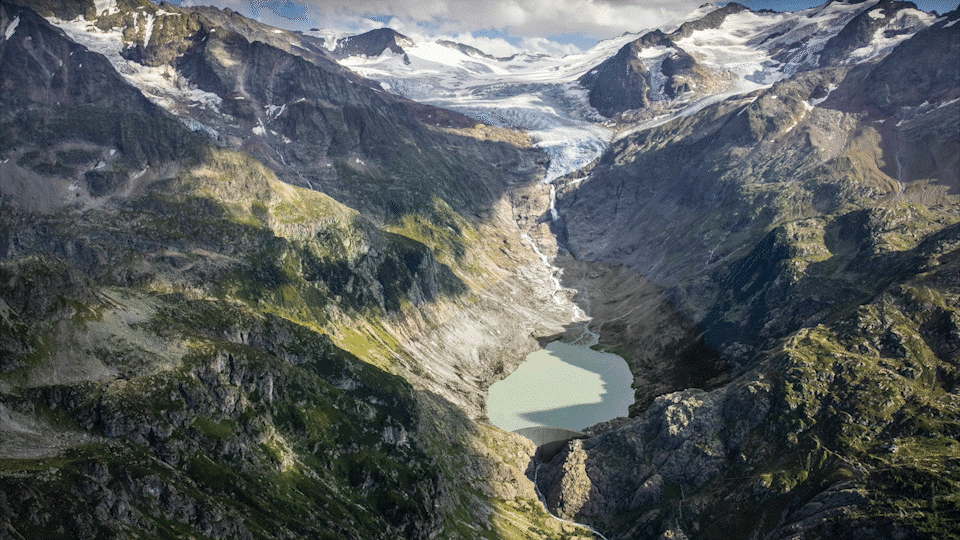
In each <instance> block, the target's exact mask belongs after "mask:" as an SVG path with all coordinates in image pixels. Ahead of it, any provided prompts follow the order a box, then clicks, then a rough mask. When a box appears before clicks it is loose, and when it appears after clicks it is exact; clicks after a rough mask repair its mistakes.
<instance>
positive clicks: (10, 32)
mask: <svg viewBox="0 0 960 540" xmlns="http://www.w3.org/2000/svg"><path fill="white" fill-rule="evenodd" d="M18 26H20V16H19V15H17V16H16V17H14V18H13V20H12V21H10V24H8V25H7V31H6V32H4V33H3V37H4V39H10V38H11V37H12V36H13V33H14V32H16V31H17V27H18Z"/></svg>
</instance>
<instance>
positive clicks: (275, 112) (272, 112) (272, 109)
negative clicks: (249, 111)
mask: <svg viewBox="0 0 960 540" xmlns="http://www.w3.org/2000/svg"><path fill="white" fill-rule="evenodd" d="M264 110H265V111H266V112H267V116H269V117H270V120H276V119H277V118H279V117H280V115H281V114H283V111H285V110H287V104H286V103H284V104H283V105H280V106H277V105H267V106H265V107H264Z"/></svg>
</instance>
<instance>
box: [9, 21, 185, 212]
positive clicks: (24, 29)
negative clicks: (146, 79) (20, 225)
mask: <svg viewBox="0 0 960 540" xmlns="http://www.w3.org/2000/svg"><path fill="white" fill-rule="evenodd" d="M14 21H16V26H13V22H14ZM0 26H2V27H3V28H12V31H9V37H7V34H6V33H5V34H3V35H0V38H2V39H0V108H2V110H3V111H4V115H3V118H2V119H0V134H2V135H0V147H2V148H4V153H5V155H4V158H5V159H6V158H9V159H11V160H12V161H14V162H15V163H16V167H13V168H8V169H7V171H6V174H7V175H8V176H7V177H6V178H5V180H8V181H11V182H12V184H11V183H10V182H8V183H7V185H5V186H4V187H5V188H8V187H10V186H11V185H14V186H17V187H15V188H13V189H12V191H11V192H9V193H7V194H9V195H12V196H13V199H14V202H15V203H16V204H22V205H23V206H24V207H25V208H29V209H34V210H40V211H46V210H51V209H53V208H56V207H58V206H60V205H63V204H64V200H65V199H64V198H62V197H60V196H59V195H58V194H57V192H56V189H55V185H56V182H48V181H46V180H38V179H41V178H42V179H50V178H55V179H58V180H57V181H62V180H66V181H70V182H73V184H74V186H76V187H75V190H74V191H75V193H71V194H70V196H71V197H73V196H77V197H80V196H81V193H80V192H81V190H82V191H83V193H84V194H86V195H89V196H90V197H101V196H104V195H109V194H111V193H113V192H114V190H115V189H116V188H118V187H119V186H121V185H123V184H124V183H126V182H127V181H128V179H129V178H131V177H132V176H133V175H135V174H137V173H138V171H139V172H140V174H143V171H144V170H145V168H147V167H152V168H161V167H163V166H164V165H165V164H167V163H169V162H171V161H174V160H180V159H186V158H188V157H189V156H190V155H192V152H194V151H195V149H196V148H197V146H198V143H199V141H198V140H197V137H195V136H194V135H192V134H191V133H190V132H188V131H186V130H185V129H184V128H183V126H182V125H181V124H180V123H179V122H177V121H176V120H175V119H174V118H173V117H172V116H171V115H169V114H167V113H166V112H165V111H163V110H162V109H161V108H160V107H158V106H157V105H155V104H154V103H152V102H151V101H150V100H148V99H147V98H146V97H144V95H143V94H142V93H141V92H140V91H139V90H137V89H136V88H134V87H132V86H131V85H130V84H128V83H127V81H126V80H124V78H123V77H121V76H120V75H119V74H118V73H117V72H116V70H115V69H114V68H113V66H112V65H111V64H110V62H109V61H108V60H107V59H106V58H105V57H104V56H103V55H101V54H99V53H94V52H91V51H89V50H88V49H87V48H86V47H84V46H82V45H79V44H77V43H75V42H73V41H71V40H70V39H69V38H68V37H67V36H66V35H65V34H64V32H63V31H61V30H60V29H58V28H55V27H53V26H52V25H51V24H50V23H49V22H47V20H46V19H44V18H43V17H41V16H39V15H38V14H37V13H36V12H34V11H32V10H31V9H29V8H24V7H20V6H13V5H10V4H6V3H3V2H0ZM8 150H9V153H8V152H7V151H8ZM11 179H12V180H11Z"/></svg>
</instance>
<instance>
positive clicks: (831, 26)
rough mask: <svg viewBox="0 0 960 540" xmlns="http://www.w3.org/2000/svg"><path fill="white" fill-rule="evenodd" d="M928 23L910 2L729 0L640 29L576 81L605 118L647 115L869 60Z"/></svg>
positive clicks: (645, 117) (652, 116) (653, 116)
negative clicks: (798, 6)
mask: <svg viewBox="0 0 960 540" xmlns="http://www.w3.org/2000/svg"><path fill="white" fill-rule="evenodd" d="M931 22H932V16H931V15H930V14H927V13H924V12H922V11H919V10H918V9H917V7H916V5H914V4H913V3H911V2H894V1H891V0H884V1H883V2H875V1H874V2H827V3H826V4H824V5H822V6H819V7H816V8H811V9H808V10H805V11H801V12H797V13H788V12H785V13H778V12H772V11H768V10H764V11H752V10H749V9H747V8H746V7H744V6H742V5H740V4H737V3H734V2H731V3H729V4H727V5H726V6H724V7H722V8H719V9H715V10H713V11H711V12H710V13H707V14H706V15H704V16H703V17H700V18H697V19H694V20H691V21H687V22H685V23H683V24H682V25H680V27H679V28H677V29H676V30H674V31H673V32H670V33H669V34H667V33H664V32H663V31H661V30H653V31H651V32H648V33H646V34H644V35H643V36H641V37H640V38H637V39H636V40H634V41H631V42H630V43H627V44H626V45H624V46H623V47H622V48H621V49H620V50H619V51H618V52H617V54H616V55H614V56H613V57H610V58H608V59H606V60H604V61H603V62H602V63H600V64H599V65H597V66H595V67H594V68H592V69H590V70H589V71H588V72H587V73H586V74H584V75H582V76H581V77H580V78H579V79H578V81H579V83H580V85H581V86H583V88H585V89H586V90H587V91H588V92H589V99H590V104H591V105H592V106H593V107H595V108H596V109H597V110H598V111H599V112H600V113H601V114H603V115H604V116H607V117H611V118H621V120H632V121H638V120H648V121H649V120H653V119H656V118H657V117H662V116H664V115H665V114H667V115H669V114H671V113H676V112H678V111H682V110H683V109H685V108H687V107H690V106H692V105H694V104H696V103H698V102H706V103H710V102H714V101H715V100H711V99H710V98H711V97H712V96H714V95H717V94H721V95H722V94H726V95H731V94H743V93H748V92H750V91H752V90H755V89H758V88H761V87H764V86H768V85H770V84H772V83H774V82H776V81H779V80H783V79H786V78H789V77H791V76H793V75H794V74H796V73H797V72H800V71H806V70H811V69H817V68H823V67H832V66H839V65H851V64H857V63H860V62H863V61H866V60H869V59H872V58H877V57H879V56H882V55H884V54H886V53H887V52H889V50H890V49H891V48H892V47H894V46H896V45H897V44H898V43H900V42H901V41H903V40H904V39H906V38H908V37H910V36H912V35H913V34H915V33H916V32H918V31H919V30H921V29H923V28H925V27H926V26H928V25H929V24H930V23H931Z"/></svg>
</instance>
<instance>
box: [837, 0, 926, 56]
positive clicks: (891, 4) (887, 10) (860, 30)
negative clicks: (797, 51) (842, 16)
mask: <svg viewBox="0 0 960 540" xmlns="http://www.w3.org/2000/svg"><path fill="white" fill-rule="evenodd" d="M907 9H912V10H918V8H917V5H916V4H914V3H913V2H897V1H894V0H883V1H882V2H880V3H878V4H877V5H875V6H873V7H871V8H868V9H865V10H864V11H863V12H861V13H860V14H859V15H857V16H856V17H854V18H853V19H852V20H851V21H850V22H849V23H847V25H846V26H844V27H843V29H842V30H840V32H839V33H838V34H837V35H836V36H834V37H832V38H830V40H829V41H827V44H826V45H825V46H824V47H823V51H822V52H821V53H820V62H819V67H833V66H838V65H843V64H845V63H847V62H848V60H849V57H850V53H851V52H853V51H855V50H857V49H860V48H862V47H867V46H869V45H870V44H872V43H873V42H874V41H875V39H876V36H877V32H878V31H879V30H881V29H883V28H885V27H887V29H886V30H885V31H884V33H883V37H884V38H891V37H896V36H897V35H904V34H910V33H914V32H916V31H918V30H920V29H921V28H923V27H924V26H925V24H924V23H923V22H922V21H921V20H920V19H918V18H916V17H911V16H909V15H908V16H904V17H900V16H899V15H900V13H901V12H902V11H904V10H907Z"/></svg>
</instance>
